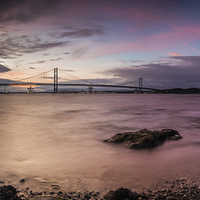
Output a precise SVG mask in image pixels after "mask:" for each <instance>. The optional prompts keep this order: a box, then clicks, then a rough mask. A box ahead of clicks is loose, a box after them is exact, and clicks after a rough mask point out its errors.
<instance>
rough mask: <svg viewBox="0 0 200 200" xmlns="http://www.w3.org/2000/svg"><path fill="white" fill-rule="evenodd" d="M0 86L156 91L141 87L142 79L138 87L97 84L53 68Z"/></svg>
mask: <svg viewBox="0 0 200 200" xmlns="http://www.w3.org/2000/svg"><path fill="white" fill-rule="evenodd" d="M0 86H29V88H27V89H29V92H31V91H32V89H33V86H53V88H54V92H55V93H57V92H58V86H76V87H83V86H86V87H88V89H89V90H90V92H92V89H93V88H94V87H107V88H123V89H134V90H135V91H138V92H141V91H142V90H149V91H158V89H155V88H149V87H143V78H141V77H140V78H139V86H131V85H113V84H98V83H91V82H90V81H89V80H87V79H80V78H78V77H76V76H73V75H71V74H70V73H68V72H67V71H66V70H61V69H59V70H58V68H54V69H53V70H49V71H47V72H43V73H41V74H38V75H35V76H32V77H28V78H23V79H21V80H18V81H11V82H9V83H0Z"/></svg>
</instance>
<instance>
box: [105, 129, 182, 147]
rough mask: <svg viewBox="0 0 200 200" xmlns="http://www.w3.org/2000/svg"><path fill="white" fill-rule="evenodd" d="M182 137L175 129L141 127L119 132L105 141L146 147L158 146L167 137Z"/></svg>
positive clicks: (177, 138) (174, 138)
mask: <svg viewBox="0 0 200 200" xmlns="http://www.w3.org/2000/svg"><path fill="white" fill-rule="evenodd" d="M181 138H182V137H181V136H180V134H179V133H178V131H176V130H173V129H163V130H161V131H157V130H154V131H150V130H148V129H141V130H139V131H136V132H125V133H118V134H116V135H114V136H112V137H111V138H109V139H107V140H104V141H103V142H108V143H123V144H124V145H125V146H126V147H127V148H134V149H146V148H153V147H156V146H158V145H159V144H161V143H163V142H165V140H166V139H168V140H179V139H181Z"/></svg>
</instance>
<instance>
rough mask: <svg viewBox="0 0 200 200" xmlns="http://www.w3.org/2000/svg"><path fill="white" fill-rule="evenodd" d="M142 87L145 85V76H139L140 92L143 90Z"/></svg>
mask: <svg viewBox="0 0 200 200" xmlns="http://www.w3.org/2000/svg"><path fill="white" fill-rule="evenodd" d="M142 87H143V78H142V77H140V78H139V92H141V91H142Z"/></svg>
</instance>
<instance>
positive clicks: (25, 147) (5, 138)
mask: <svg viewBox="0 0 200 200" xmlns="http://www.w3.org/2000/svg"><path fill="white" fill-rule="evenodd" d="M199 105H200V95H166V94H165V95H164V94H159V95H156V94H153V95H150V94H148V95H143V94H138V95H136V94H126V95H123V94H9V95H0V122H1V126H0V180H2V181H7V182H8V181H10V182H11V183H12V184H15V185H17V186H18V187H27V186H29V187H33V188H34V187H35V188H38V187H40V188H46V187H48V186H49V185H51V184H58V185H60V186H61V188H62V189H65V190H83V189H88V190H90V189H91V190H95V191H107V190H110V189H116V188H118V187H121V186H124V187H128V188H130V189H133V190H137V189H139V188H140V187H148V186H151V185H153V184H156V183H158V182H159V181H163V180H170V179H173V178H176V177H180V176H186V175H194V174H195V173H198V172H199V169H200V156H199V155H200V107H199ZM143 128H148V129H150V130H155V129H157V130H159V129H163V128H172V129H175V130H178V131H179V133H180V134H181V135H182V136H183V139H182V140H179V141H168V142H166V143H165V144H163V145H161V146H159V147H157V148H155V149H153V150H141V151H139V150H129V149H126V148H124V147H122V146H118V145H111V144H106V143H102V140H104V139H107V138H109V137H110V136H112V135H114V134H116V133H120V132H125V131H136V130H138V129H143ZM23 178H25V179H26V182H25V184H24V185H20V184H19V180H21V179H23Z"/></svg>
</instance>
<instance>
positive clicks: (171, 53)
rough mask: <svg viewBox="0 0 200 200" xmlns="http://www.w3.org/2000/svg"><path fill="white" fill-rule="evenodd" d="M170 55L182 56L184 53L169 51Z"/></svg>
mask: <svg viewBox="0 0 200 200" xmlns="http://www.w3.org/2000/svg"><path fill="white" fill-rule="evenodd" d="M168 55H169V56H182V55H181V54H179V53H173V52H169V53H168Z"/></svg>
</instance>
